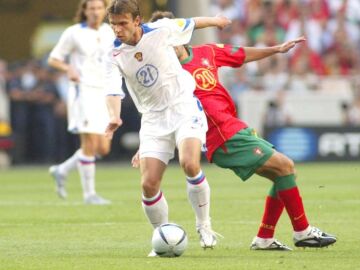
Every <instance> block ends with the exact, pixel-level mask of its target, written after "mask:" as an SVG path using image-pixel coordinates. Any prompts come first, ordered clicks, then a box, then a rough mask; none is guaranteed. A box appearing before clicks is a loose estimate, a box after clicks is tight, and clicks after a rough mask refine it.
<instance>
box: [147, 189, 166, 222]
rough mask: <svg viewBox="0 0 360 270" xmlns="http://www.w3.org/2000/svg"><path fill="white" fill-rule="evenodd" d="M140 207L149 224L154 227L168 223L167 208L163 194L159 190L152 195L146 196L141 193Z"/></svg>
mask: <svg viewBox="0 0 360 270" xmlns="http://www.w3.org/2000/svg"><path fill="white" fill-rule="evenodd" d="M142 207H143V209H144V212H145V215H146V216H147V218H148V219H149V221H150V223H151V225H152V226H153V227H154V228H156V227H159V226H160V225H161V224H164V223H168V213H169V208H168V204H167V201H166V199H165V196H164V194H163V193H162V192H161V191H159V192H158V193H157V194H156V195H155V196H154V197H152V198H146V197H145V196H144V195H142Z"/></svg>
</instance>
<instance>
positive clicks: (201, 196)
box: [186, 171, 210, 228]
mask: <svg viewBox="0 0 360 270" xmlns="http://www.w3.org/2000/svg"><path fill="white" fill-rule="evenodd" d="M186 180H187V193H188V198H189V201H190V203H191V205H192V208H193V209H194V211H195V215H196V228H199V227H202V226H210V214H209V213H210V187H209V183H208V181H207V180H206V177H205V175H204V173H203V172H202V171H200V172H199V174H198V175H196V176H195V177H188V176H187V177H186Z"/></svg>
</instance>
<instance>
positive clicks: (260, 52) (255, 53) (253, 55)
mask: <svg viewBox="0 0 360 270" xmlns="http://www.w3.org/2000/svg"><path fill="white" fill-rule="evenodd" d="M305 40H306V38H305V37H299V38H297V39H294V40H290V41H287V42H284V43H283V44H280V45H276V46H272V47H265V48H255V47H244V51H245V63H247V62H252V61H257V60H260V59H263V58H266V57H269V56H271V55H274V54H276V53H287V52H288V51H289V50H291V49H292V48H294V47H295V45H296V44H298V43H301V42H304V41H305Z"/></svg>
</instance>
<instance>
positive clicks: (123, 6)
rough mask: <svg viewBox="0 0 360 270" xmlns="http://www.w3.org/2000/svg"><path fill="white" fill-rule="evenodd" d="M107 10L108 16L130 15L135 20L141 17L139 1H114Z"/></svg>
mask: <svg viewBox="0 0 360 270" xmlns="http://www.w3.org/2000/svg"><path fill="white" fill-rule="evenodd" d="M107 10H108V14H115V15H121V14H126V13H130V14H131V16H132V17H133V19H135V18H136V17H137V16H140V8H139V4H138V1H137V0H112V1H111V4H110V6H109V7H108V9H107Z"/></svg>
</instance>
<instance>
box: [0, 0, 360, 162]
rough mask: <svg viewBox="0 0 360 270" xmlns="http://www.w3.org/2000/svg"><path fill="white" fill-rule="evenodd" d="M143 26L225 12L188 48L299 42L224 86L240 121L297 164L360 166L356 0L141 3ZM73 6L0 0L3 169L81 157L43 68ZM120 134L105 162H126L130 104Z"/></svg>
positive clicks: (71, 0)
mask: <svg viewBox="0 0 360 270" xmlns="http://www.w3.org/2000/svg"><path fill="white" fill-rule="evenodd" d="M139 1H140V5H141V8H142V10H141V11H142V14H143V19H144V21H147V19H148V18H149V17H150V15H151V13H152V12H153V11H154V10H157V9H160V10H171V11H173V12H174V13H175V15H176V16H177V17H191V16H207V15H217V14H223V15H225V16H227V17H229V18H230V19H232V20H233V24H232V25H231V27H228V28H227V29H225V30H223V31H221V32H220V31H217V30H212V31H210V30H209V31H199V32H195V35H194V38H193V40H192V44H194V45H196V44H200V43H230V44H234V45H239V46H256V47H262V46H273V45H276V44H279V43H282V42H284V41H286V40H289V39H292V38H296V37H298V36H301V35H305V37H306V38H307V42H306V44H304V45H302V46H298V47H297V48H296V49H295V50H293V51H292V52H291V53H289V54H286V55H276V56H274V57H271V58H268V59H265V60H262V61H260V62H256V63H250V64H247V65H245V66H244V67H242V68H240V69H225V68H224V69H222V70H221V80H222V82H223V84H224V85H225V86H226V87H227V88H228V89H229V91H230V93H231V95H232V97H233V99H234V100H235V102H236V105H237V107H238V112H239V117H240V118H242V119H244V120H245V121H246V122H247V123H248V124H249V126H252V127H254V128H256V129H257V130H258V131H259V133H260V134H261V135H262V136H263V137H265V138H266V139H268V140H270V141H271V142H272V143H274V144H275V145H276V147H277V148H278V149H279V150H280V151H282V152H284V153H285V154H287V155H289V156H290V157H291V158H293V159H294V160H295V161H337V160H360V153H359V151H360V76H359V74H360V1H359V0H197V1H194V0H181V1H180V0H146V1H145V0H139ZM77 5H78V0H66V1H64V0H51V1H42V0H0V33H1V35H0V168H4V167H8V166H10V165H17V164H43V163H46V164H50V163H55V162H59V161H62V160H64V159H66V158H68V157H69V156H70V155H71V154H72V153H73V152H74V151H75V150H76V149H78V143H79V142H78V140H77V137H76V136H74V135H71V134H69V133H68V132H67V130H66V127H67V123H66V105H65V101H66V96H67V79H66V76H65V74H62V73H59V72H57V71H54V70H52V69H50V68H49V67H48V66H47V64H46V59H47V55H48V53H49V51H50V50H51V49H52V48H53V46H54V45H55V44H56V42H57V41H58V39H59V37H60V35H61V33H62V32H63V31H64V29H65V28H66V27H68V26H69V25H71V24H73V21H72V18H73V17H74V15H75V11H76V8H77ZM122 118H123V120H124V126H123V127H122V128H121V129H120V130H119V131H118V132H117V134H116V137H115V138H114V140H113V148H112V152H111V154H110V156H109V157H107V160H119V159H123V160H126V161H128V160H129V158H130V157H131V155H132V154H133V153H134V152H135V150H136V148H137V141H138V135H137V132H138V130H139V127H140V116H139V115H138V113H137V112H136V109H135V108H134V106H133V104H132V101H131V99H130V98H129V97H127V98H125V100H124V103H123V112H122Z"/></svg>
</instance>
